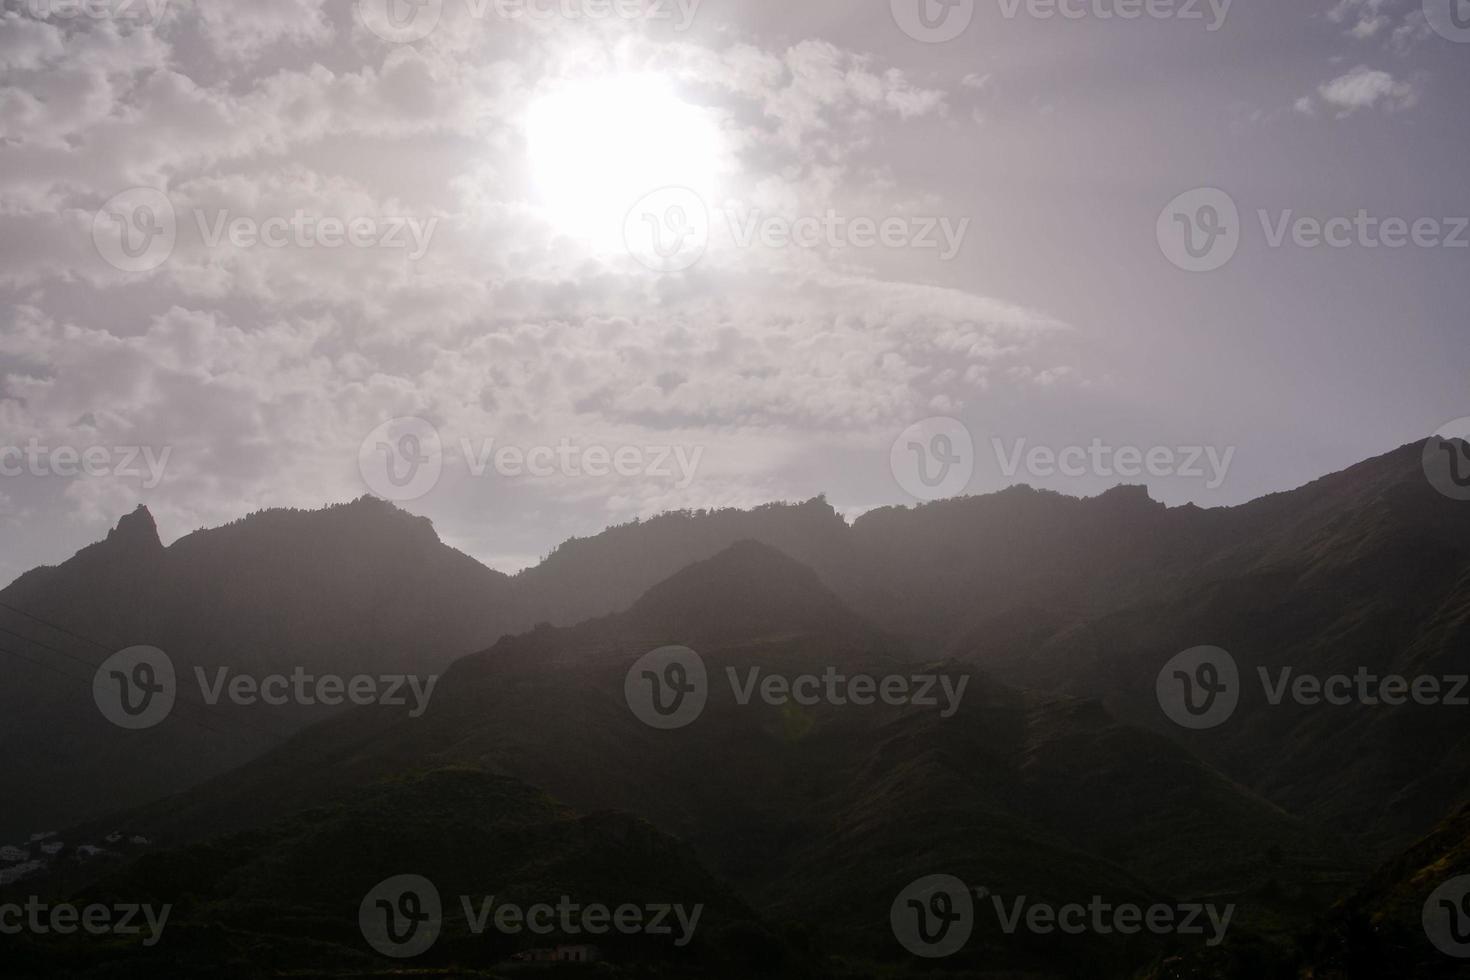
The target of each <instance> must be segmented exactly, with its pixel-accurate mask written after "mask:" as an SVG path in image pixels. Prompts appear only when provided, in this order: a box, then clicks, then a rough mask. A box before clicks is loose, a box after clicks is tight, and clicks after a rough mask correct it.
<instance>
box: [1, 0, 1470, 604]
mask: <svg viewBox="0 0 1470 980" xmlns="http://www.w3.org/2000/svg"><path fill="white" fill-rule="evenodd" d="M1467 7H1470V3H1462V6H1461V9H1458V10H1455V9H1452V8H1450V7H1449V0H1427V3H1426V5H1423V6H1421V4H1420V2H1419V0H1340V2H1323V3H1313V2H1293V3H1280V2H1275V0H1270V2H1268V0H1236V2H1234V3H1229V4H1227V3H1224V0H1215V2H1214V3H1213V5H1212V4H1211V3H1210V2H1209V0H1178V3H1170V2H1168V0H1149V2H1148V3H1145V2H1143V0H1063V2H1062V3H1061V5H1060V8H1059V7H1058V6H1057V5H1056V4H1055V3H1051V4H1048V3H1045V2H1031V3H1028V2H1026V0H949V2H941V0H893V2H892V3H891V4H890V3H889V2H887V0H861V2H857V0H840V2H839V0H806V2H802V3H790V2H780V3H777V2H766V0H755V2H752V0H703V2H699V3H696V2H694V0H682V2H679V0H646V2H637V3H634V2H632V0H525V2H520V0H498V2H497V0H442V2H441V0H361V2H360V3H354V2H353V0H251V2H250V3H242V2H238V0H218V2H198V3H188V2H184V0H170V2H167V3H162V2H161V0H131V2H130V0H86V2H84V3H80V4H78V3H75V2H69V0H24V2H16V0H4V3H3V9H4V11H5V13H4V18H3V20H0V255H3V261H0V297H3V304H4V308H3V315H0V452H3V453H4V455H0V467H3V471H4V475H0V581H8V580H9V579H10V578H12V577H13V576H14V575H16V574H18V573H19V572H21V571H23V570H24V569H26V568H28V567H31V566H33V565H36V564H39V563H50V562H55V561H58V560H61V559H63V558H65V557H67V556H68V555H70V554H71V553H72V552H73V551H74V550H76V549H77V548H78V547H80V546H81V545H83V544H85V543H87V542H88V541H90V540H93V539H96V538H98V537H100V536H101V535H103V534H104V533H105V532H106V530H107V528H108V527H109V526H111V525H112V524H113V523H115V522H116V520H117V518H118V517H119V515H121V514H122V513H125V512H127V511H128V510H131V509H132V508H133V507H134V506H136V505H137V503H139V502H143V503H146V504H147V505H148V506H149V507H150V508H151V509H152V511H153V513H154V514H155V515H156V516H157V518H158V520H159V523H160V526H161V530H162V532H163V535H164V538H165V540H172V539H173V538H175V537H177V536H179V535H181V534H184V533H187V532H189V531H191V530H193V529H196V528H199V527H202V526H209V525H214V524H219V523H222V522H225V521H229V520H233V519H235V518H237V517H240V516H242V515H244V514H246V513H248V512H250V511H254V510H258V509H261V508H264V507H272V506H296V507H319V506H321V505H323V504H326V503H331V502H338V501H343V500H348V499H352V498H354V497H357V496H360V495H362V494H364V493H377V494H379V495H381V496H387V497H390V498H393V499H396V500H398V501H399V502H400V503H401V504H402V506H404V507H405V508H407V509H409V510H411V511H413V512H415V513H420V514H423V515H426V516H428V517H430V518H432V519H433V520H434V522H435V524H436V526H437V527H438V529H439V531H440V534H441V535H442V536H443V537H444V538H445V539H446V540H447V541H448V542H450V543H451V544H453V545H455V546H456V547H459V548H462V549H463V550H465V551H467V552H469V553H470V554H472V555H474V556H476V557H477V558H479V559H481V560H482V561H485V562H486V563H488V564H491V565H493V566H495V567H499V568H502V569H505V570H514V569H516V568H519V567H522V566H523V565H525V564H527V563H530V562H534V561H535V560H536V559H537V558H538V557H539V556H540V555H541V554H543V553H545V552H546V551H548V550H549V549H550V548H551V547H552V546H554V545H555V544H556V543H557V542H559V541H561V540H563V539H564V538H566V537H568V536H571V535H574V534H589V533H593V532H595V531H597V530H599V529H601V528H602V527H604V526H606V525H608V524H610V523H615V522H620V521H625V520H629V519H631V518H633V517H636V516H640V515H648V514H652V513H656V512H658V511H662V510H666V509H670V508H678V507H703V506H719V505H739V506H748V505H752V504H757V503H761V502H765V501H770V500H797V499H804V498H807V497H810V496H813V495H815V494H818V493H826V494H827V496H828V498H829V499H830V500H831V501H832V503H833V504H834V505H835V506H837V507H838V508H839V509H841V510H843V511H844V512H847V513H850V514H856V513H859V512H861V511H863V510H865V509H868V508H871V507H874V506H879V505H883V504H890V503H901V502H907V503H911V502H914V501H915V500H916V499H922V498H924V497H927V496H933V495H934V494H936V493H940V492H943V493H950V492H962V491H969V492H985V491H989V490H994V489H997V488H1000V487H1003V486H1005V485H1008V484H1010V483H1017V482H1025V483H1030V484H1033V485H1037V486H1045V487H1049V488H1053V489H1057V490H1061V491H1063V492H1067V493H1073V494H1093V493H1097V492H1099V491H1101V490H1103V489H1106V488H1107V487H1109V486H1111V485H1113V484H1115V483H1119V482H1123V483H1147V484H1149V486H1150V488H1151V492H1152V493H1153V495H1154V496H1155V498H1156V499H1160V500H1163V501H1165V502H1168V503H1170V504H1179V503H1183V502H1185V501H1194V502H1197V503H1199V504H1201V505H1203V506H1213V505H1222V504H1232V503H1238V502H1241V501H1244V500H1247V499H1250V498H1252V497H1255V496H1258V495H1260V494H1262V493H1267V492H1271V491H1275V490H1281V489H1286V488H1290V487H1293V486H1297V485H1299V484H1301V483H1304V482H1306V481H1308V480H1310V479H1312V478H1315V477H1317V476H1320V475H1322V474H1324V473H1326V472H1330V471H1332V470H1336V469H1340V468H1342V467H1344V466H1346V465H1349V464H1351V463H1353V462H1355V461H1357V460H1359V459H1362V458H1364V457H1367V456H1370V455H1375V454H1378V453H1381V452H1384V451H1387V450H1388V449H1391V448H1393V447H1395V446H1398V445H1400V444H1402V443H1405V442H1408V441H1410V440H1413V439H1418V438H1422V437H1424V436H1426V435H1428V434H1429V433H1430V432H1432V431H1434V430H1435V429H1437V428H1439V427H1440V426H1441V424H1442V423H1444V422H1446V421H1447V420H1449V419H1453V418H1456V417H1459V416H1465V415H1470V385H1467V376H1466V366H1467V358H1466V356H1465V347H1466V333H1467V330H1466V311H1467V309H1470V275H1467V272H1470V248H1466V247H1465V245H1466V244H1467V243H1470V232H1467V231H1466V229H1465V220H1464V216H1467V215H1470V181H1467V180H1466V167H1467V163H1470V102H1467V99H1466V93H1467V92H1470V9H1464V8H1467ZM1461 25H1463V26H1461ZM1181 195H1182V196H1181ZM1263 211H1264V212H1265V214H1264V215H1262V213H1261V212H1263ZM1301 218H1307V219H1311V220H1313V221H1316V222H1320V223H1322V224H1323V225H1327V226H1328V227H1327V228H1326V229H1325V233H1326V234H1327V236H1328V237H1330V238H1331V239H1332V242H1333V243H1332V244H1326V243H1322V242H1320V241H1318V240H1319V239H1320V238H1321V237H1322V234H1323V231H1322V229H1319V231H1318V233H1317V234H1316V235H1315V236H1314V232H1313V225H1312V224H1311V223H1310V222H1308V223H1305V224H1303V223H1300V222H1299V221H1298V219H1301ZM1457 218H1458V219H1460V220H1458V221H1457V220H1456V219H1457ZM1330 219H1347V220H1339V221H1338V222H1336V223H1335V224H1331V225H1328V222H1329V220H1330ZM1395 221H1397V222H1398V223H1400V224H1401V225H1402V226H1403V228H1398V227H1396V226H1395ZM1404 228H1407V229H1409V232H1407V233H1406V232H1405V231H1404ZM1314 242H1315V243H1316V244H1314ZM1395 242H1396V243H1397V247H1393V246H1394V244H1395ZM910 427H913V428H910ZM905 430H908V431H907V433H906V431H905ZM538 447H540V448H538ZM971 447H973V448H971ZM1068 447H1076V448H1075V449H1071V450H1069V448H1068ZM466 449H468V450H469V452H468V458H466V456H467V454H466ZM1038 449H1040V452H1038V451H1037V450H1038ZM1118 449H1122V450H1124V452H1122V453H1115V452H1113V451H1114V450H1118ZM1084 450H1085V451H1084ZM1130 450H1131V451H1132V454H1131V455H1130ZM1165 450H1167V452H1165ZM1150 453H1152V456H1150V455H1149V454H1150ZM1048 454H1056V455H1058V456H1059V458H1060V460H1061V463H1060V464H1057V465H1054V464H1050V463H1048V460H1049V459H1050V457H1049V455H1048ZM1140 458H1142V459H1144V460H1150V461H1149V462H1145V463H1143V464H1139V463H1138V462H1137V461H1138V459H1140ZM1140 465H1142V470H1141V471H1140V470H1139V466H1140ZM1120 469H1121V470H1122V471H1124V472H1122V473H1121V474H1120V472H1119V471H1120ZM1135 474H1136V475H1135Z"/></svg>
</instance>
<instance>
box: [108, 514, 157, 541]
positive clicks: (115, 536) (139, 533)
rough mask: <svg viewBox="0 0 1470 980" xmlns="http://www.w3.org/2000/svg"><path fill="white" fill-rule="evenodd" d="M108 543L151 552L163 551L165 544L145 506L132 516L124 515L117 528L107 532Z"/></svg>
mask: <svg viewBox="0 0 1470 980" xmlns="http://www.w3.org/2000/svg"><path fill="white" fill-rule="evenodd" d="M107 543H108V544H110V545H113V546H118V545H121V546H124V547H129V548H145V549H148V550H150V551H161V550H163V542H162V541H160V540H159V537H158V523H157V522H156V521H154V519H153V513H152V512H151V511H150V510H149V509H148V508H147V507H145V506H144V505H143V504H139V505H138V506H137V507H136V508H135V509H134V510H133V512H132V513H131V514H126V515H124V516H123V517H122V519H120V520H119V521H118V522H117V527H115V528H113V529H112V530H111V531H109V532H107Z"/></svg>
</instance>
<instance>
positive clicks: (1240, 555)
mask: <svg viewBox="0 0 1470 980" xmlns="http://www.w3.org/2000/svg"><path fill="white" fill-rule="evenodd" d="M1418 454H1419V448H1418V447H1417V446H1410V447H1405V448H1403V449H1400V450H1397V451H1395V452H1393V453H1390V454H1388V455H1386V456H1383V457H1380V458H1378V459H1374V460H1369V461H1367V462H1365V463H1363V464H1360V465H1359V466H1356V467H1353V468H1352V469H1350V470H1347V471H1345V472H1343V473H1339V474H1334V475H1333V476H1331V477H1327V478H1324V479H1323V480H1320V481H1317V482H1316V483H1313V484H1311V485H1309V486H1307V487H1304V488H1302V489H1301V490H1297V491H1293V492H1292V493H1289V494H1277V495H1275V496H1273V497H1270V498H1265V499H1262V500H1260V501H1256V502H1254V503H1252V504H1249V505H1246V506H1244V507H1241V508H1235V509H1233V510H1230V511H1225V512H1221V513H1218V514H1214V515H1211V517H1210V520H1214V521H1218V522H1222V523H1223V524H1224V526H1225V528H1226V530H1227V532H1228V533H1226V534H1225V540H1226V541H1227V542H1228V544H1225V545H1222V546H1219V547H1217V548H1216V549H1215V550H1214V551H1212V552H1204V553H1201V555H1200V556H1199V558H1198V560H1197V561H1195V562H1194V563H1193V564H1192V565H1191V566H1189V567H1187V568H1179V569H1175V570H1174V571H1173V574H1172V580H1171V581H1170V582H1169V583H1168V584H1167V586H1163V587H1157V588H1154V589H1152V590H1151V592H1150V594H1148V595H1147V596H1146V597H1143V598H1138V599H1134V600H1130V601H1125V602H1121V603H1118V604H1117V605H1115V607H1114V608H1112V609H1108V610H1103V611H1099V612H1095V613H1094V614H1092V615H1087V616H1080V615H1076V614H1075V613H1062V612H1058V611H1057V610H1055V609H1054V608H1048V607H1047V605H1046V604H1045V603H1035V604H1032V605H1028V606H1026V607H1024V608H1017V609H1011V610H1006V611H1004V612H1002V613H1000V614H996V615H993V616H991V617H989V618H987V619H985V620H984V621H982V622H979V623H978V624H976V625H975V626H974V627H973V628H972V629H971V630H970V631H969V632H968V633H967V634H965V635H964V636H963V637H962V638H961V639H959V640H957V641H956V642H955V643H953V644H952V645H951V646H950V647H949V648H948V649H949V652H951V653H952V654H954V655H958V656H963V657H966V658H973V659H975V660H976V661H978V662H980V663H982V664H984V665H985V666H986V667H987V668H989V669H991V670H994V671H995V672H996V673H997V674H998V675H1000V676H1002V677H1004V678H1006V679H1007V680H1009V681H1011V682H1012V683H1016V684H1020V685H1023V686H1027V687H1039V688H1044V689H1050V690H1060V691H1067V692H1070V693H1074V694H1078V695H1083V696H1088V697H1096V698H1099V699H1101V700H1102V701H1103V702H1104V703H1105V704H1107V705H1108V707H1109V708H1110V709H1112V710H1114V711H1115V712H1117V713H1118V714H1119V716H1121V717H1123V718H1126V719H1128V720H1130V721H1133V722H1135V723H1138V724H1143V725H1147V726H1150V727H1154V728H1156V729H1158V730H1160V731H1162V732H1165V733H1167V734H1170V735H1172V736H1174V737H1177V738H1179V739H1180V740H1181V741H1183V742H1184V743H1185V744H1186V745H1188V746H1189V747H1190V748H1191V749H1192V750H1193V751H1195V752H1197V753H1199V754H1200V755H1202V756H1203V757H1204V758H1206V759H1209V760H1211V761H1212V762H1214V763H1215V764H1217V765H1219V766H1220V767H1221V768H1223V769H1224V770H1225V771H1227V772H1228V773H1230V774H1231V775H1232V776H1233V777H1234V778H1236V779H1238V780H1239V781H1241V782H1243V783H1245V784H1246V785H1249V786H1251V787H1252V788H1254V789H1256V790H1257V791H1258V792H1260V793H1262V794H1263V795H1265V796H1266V797H1268V798H1270V799H1273V800H1275V801H1276V802H1278V803H1280V804H1281V805H1282V806H1284V807H1286V808H1287V809H1289V810H1291V811H1293V812H1296V813H1300V814H1303V815H1306V816H1309V817H1311V818H1313V819H1314V820H1317V821H1320V822H1321V823H1322V824H1323V825H1325V826H1331V827H1335V828H1338V829H1341V830H1342V831H1344V832H1346V833H1349V834H1352V835H1355V836H1358V837H1360V838H1361V839H1363V840H1364V842H1365V843H1367V844H1368V845H1369V846H1371V847H1373V848H1375V849H1377V850H1378V852H1379V853H1380V854H1382V853H1385V852H1386V851H1388V850H1392V849H1394V848H1395V847H1398V846H1402V845H1403V844H1404V843H1405V842H1406V841H1408V840H1411V839H1413V838H1414V837H1416V836H1417V835H1418V834H1420V833H1423V832H1424V831H1425V830H1426V829H1427V828H1428V827H1429V826H1431V825H1432V824H1433V822H1434V821H1435V820H1436V819H1437V817H1438V815H1439V814H1441V813H1443V812H1444V811H1445V810H1446V809H1447V808H1448V807H1449V806H1450V805H1451V804H1452V803H1453V802H1455V800H1456V799H1457V798H1458V795H1459V793H1460V787H1463V786H1464V785H1465V784H1466V781H1467V779H1470V728H1467V727H1466V725H1465V724H1464V721H1463V715H1464V712H1465V708H1464V707H1463V706H1461V707H1458V708H1457V707H1455V706H1453V705H1449V704H1433V705H1423V704H1415V703H1413V701H1412V700H1410V701H1409V703H1407V704H1403V705H1398V706H1393V705H1387V704H1382V703H1379V704H1371V703H1359V702H1360V701H1361V699H1360V698H1359V697H1358V695H1357V694H1356V693H1353V694H1352V696H1351V697H1350V700H1351V701H1352V702H1353V703H1349V704H1342V705H1327V704H1316V705H1303V704H1297V703H1294V701H1293V699H1292V698H1290V697H1287V698H1285V699H1284V700H1283V701H1282V702H1281V703H1280V704H1275V705H1273V704H1271V703H1270V702H1269V699H1268V697H1267V686H1266V684H1265V683H1264V682H1263V681H1262V678H1261V674H1260V671H1262V670H1265V671H1267V677H1269V678H1270V680H1271V683H1272V684H1276V683H1278V682H1279V680H1280V678H1281V673H1280V672H1281V671H1282V670H1283V669H1285V668H1291V669H1292V672H1293V674H1292V677H1293V678H1295V677H1298V676H1300V675H1303V674H1306V675H1311V676H1315V677H1319V678H1326V677H1329V676H1332V675H1348V676H1349V677H1354V676H1356V675H1357V674H1358V673H1359V671H1360V670H1361V671H1365V672H1367V673H1368V674H1371V675H1373V676H1376V677H1380V678H1381V677H1386V676H1389V675H1398V676H1402V677H1405V678H1410V679H1412V678H1416V677H1421V676H1433V677H1438V678H1453V677H1458V676H1463V675H1467V674H1470V507H1467V506H1466V505H1464V504H1463V503H1460V502H1457V501H1453V500H1450V499H1448V498H1445V497H1443V496H1441V495H1440V494H1438V493H1437V492H1435V491H1434V490H1433V488H1432V487H1430V486H1429V484H1428V483H1427V482H1426V481H1425V480H1424V477H1423V474H1422V472H1421V471H1420V466H1419V455H1418ZM1205 644H1208V645H1213V646H1218V647H1221V648H1223V649H1225V650H1226V651H1228V652H1229V653H1230V654H1231V655H1232V657H1233V658H1234V660H1235V662H1236V664H1237V665H1238V668H1239V672H1240V675H1241V701H1240V704H1239V707H1238V708H1237V709H1236V710H1235V713H1234V715H1233V716H1232V717H1231V718H1230V719H1229V720H1228V721H1227V722H1225V723H1224V724H1222V725H1220V726H1219V727H1217V728H1214V729H1212V730H1208V731H1201V732H1197V733H1192V732H1185V731H1184V730H1182V729H1180V728H1178V727H1176V726H1174V725H1172V724H1171V723H1170V722H1169V721H1168V720H1167V719H1166V718H1165V716H1164V714H1163V712H1162V711H1161V710H1160V708H1159V705H1158V702H1157V700H1156V697H1155V682H1156V678H1157V676H1158V673H1159V671H1160V669H1161V668H1162V667H1163V666H1164V665H1165V663H1167V662H1168V660H1169V659H1170V658H1171V657H1172V656H1174V655H1175V654H1177V653H1179V652H1180V651H1183V650H1185V649H1188V648H1191V647H1195V646H1199V645H1205ZM1452 686H1453V683H1449V684H1446V685H1445V687H1444V690H1445V691H1446V692H1449V691H1450V689H1451V688H1452ZM1355 690H1356V689H1354V691H1355ZM1371 690H1372V689H1370V693H1371ZM1464 694H1470V688H1467V689H1466V690H1465V691H1462V695H1464Z"/></svg>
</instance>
